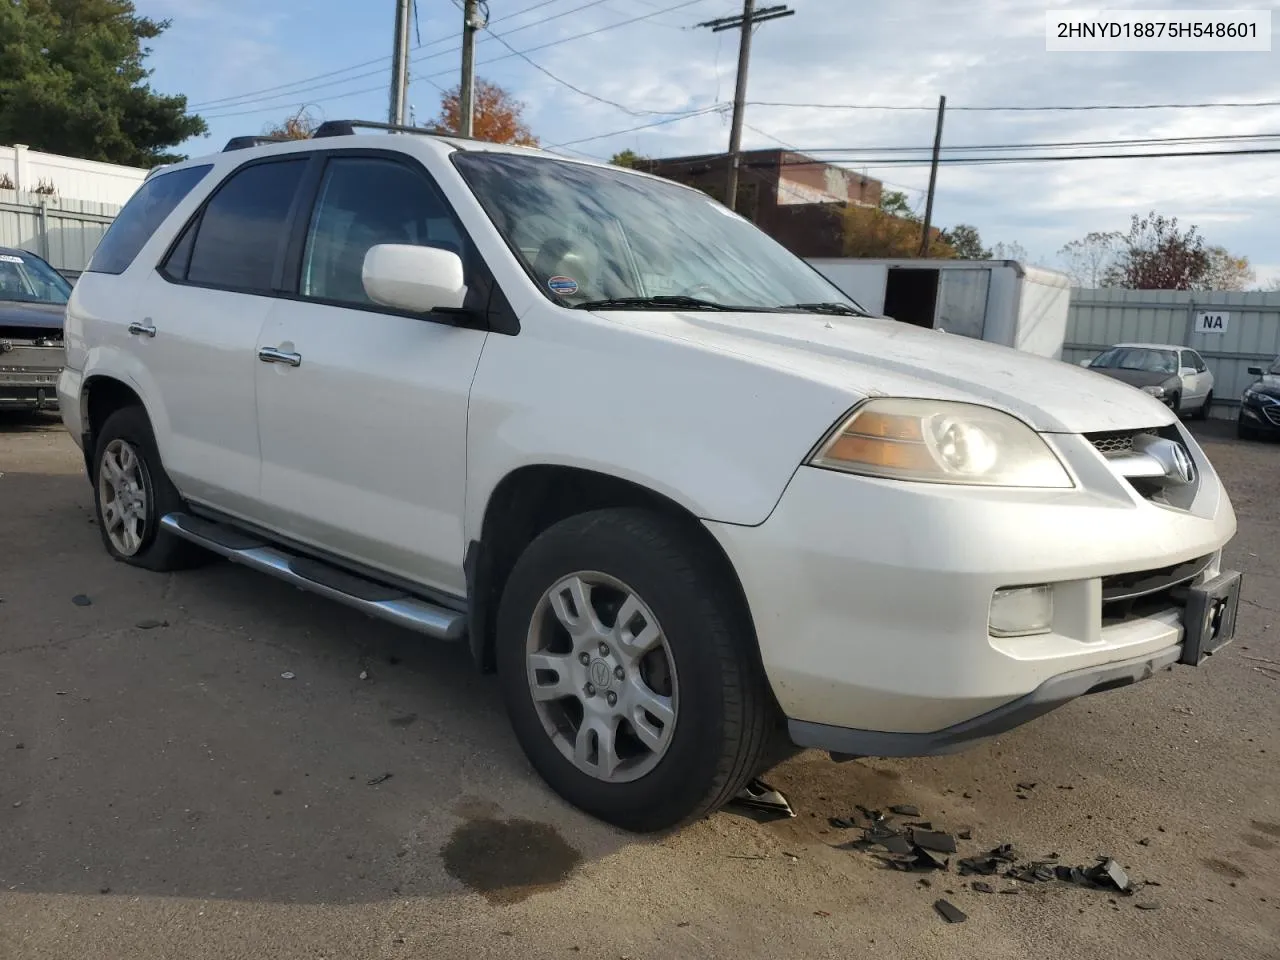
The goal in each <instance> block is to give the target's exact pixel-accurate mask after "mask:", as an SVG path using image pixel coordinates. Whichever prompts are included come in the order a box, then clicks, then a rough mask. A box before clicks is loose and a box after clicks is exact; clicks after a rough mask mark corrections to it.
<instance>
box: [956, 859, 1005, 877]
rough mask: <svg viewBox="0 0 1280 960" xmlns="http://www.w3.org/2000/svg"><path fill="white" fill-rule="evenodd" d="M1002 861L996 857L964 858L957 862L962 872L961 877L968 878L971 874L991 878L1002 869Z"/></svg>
mask: <svg viewBox="0 0 1280 960" xmlns="http://www.w3.org/2000/svg"><path fill="white" fill-rule="evenodd" d="M1001 862H1002V861H1000V860H997V859H996V858H995V857H964V858H963V859H961V860H958V861H957V862H956V866H957V867H958V868H959V870H960V876H962V877H964V876H968V875H969V874H971V873H976V874H979V875H980V876H984V877H990V876H994V875H995V873H996V872H997V871H998V870H999V869H1000V864H1001Z"/></svg>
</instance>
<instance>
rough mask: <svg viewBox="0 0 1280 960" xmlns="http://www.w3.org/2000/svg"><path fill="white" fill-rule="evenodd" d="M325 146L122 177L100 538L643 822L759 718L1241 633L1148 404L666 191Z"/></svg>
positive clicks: (674, 809)
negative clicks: (370, 643)
mask: <svg viewBox="0 0 1280 960" xmlns="http://www.w3.org/2000/svg"><path fill="white" fill-rule="evenodd" d="M363 126H369V127H376V125H373V124H368V125H363ZM353 130H354V127H352V126H351V125H345V126H344V125H341V124H339V125H338V126H337V129H336V130H335V129H334V127H332V126H330V127H327V128H325V129H323V130H322V131H321V133H322V134H323V135H321V136H317V137H316V138H314V139H311V140H307V141H302V142H292V143H279V144H268V145H265V146H250V147H248V148H245V149H229V150H227V151H224V152H223V153H221V154H218V155H216V156H213V157H209V158H205V159H199V160H190V161H185V162H183V163H179V164H175V165H173V166H170V167H166V168H163V169H161V170H159V171H156V172H154V173H153V175H152V176H150V177H149V178H148V179H147V181H146V183H145V184H144V185H143V186H142V188H141V189H140V190H139V191H138V193H137V195H136V196H135V197H134V198H133V199H132V200H131V201H130V202H129V204H128V205H127V206H126V207H125V209H124V210H123V211H122V212H121V213H120V216H119V218H118V219H117V220H116V221H115V223H114V225H113V226H112V227H111V229H110V231H109V232H108V234H107V236H106V237H105V239H104V240H103V242H102V244H101V246H100V247H99V249H98V250H97V252H96V253H95V255H94V257H93V262H92V264H91V265H90V267H89V269H88V271H87V272H86V273H84V275H83V276H82V277H81V278H80V281H79V283H78V284H77V285H76V287H75V291H74V294H73V296H72V298H71V302H70V307H69V313H68V318H67V323H66V342H67V348H66V349H67V357H66V369H65V371H64V372H63V374H62V376H61V380H60V384H59V399H60V401H61V407H62V411H63V417H64V419H65V422H66V426H67V429H68V430H69V431H70V432H71V435H72V436H73V437H75V439H76V440H77V442H78V443H79V444H80V445H81V447H82V448H83V450H84V453H85V464H86V466H87V468H88V472H89V476H90V478H91V481H92V484H93V488H94V492H95V496H96V500H97V508H98V517H99V524H100V528H101V531H102V537H103V542H104V544H105V546H106V548H107V550H108V551H109V552H110V553H111V555H112V556H114V557H116V558H118V559H120V560H123V561H125V562H126V563H132V564H136V565H138V566H142V567H147V568H149V569H153V570H169V569H173V568H175V567H178V566H180V565H184V564H188V563H190V562H193V561H196V560H199V559H200V558H202V557H207V556H209V555H211V554H220V555H222V556H225V557H229V558H231V559H232V560H235V561H237V562H240V563H243V564H246V565H248V566H250V567H254V568H257V569H259V570H262V571H264V572H266V573H269V574H272V575H274V576H277V577H279V578H281V579H283V580H285V581H287V582H289V583H292V584H294V585H296V586H299V587H303V588H305V589H308V590H314V591H316V592H317V593H319V594H322V595H324V596H327V597H331V598H333V599H336V600H339V601H341V602H344V603H347V604H349V605H351V606H353V607H355V608H357V609H359V610H362V611H364V612H366V613H368V614H370V615H372V616H376V617H382V618H385V619H387V620H391V621H393V622H395V623H399V624H402V625H404V626H407V627H409V628H411V629H414V630H418V631H420V632H422V633H424V634H426V635H428V636H432V637H436V638H439V639H443V640H459V641H464V642H466V643H468V644H469V645H470V649H471V651H472V653H473V654H474V656H475V659H476V662H477V663H478V665H479V666H480V667H481V668H482V669H485V670H493V669H496V671H497V673H498V676H499V682H500V684H501V687H502V691H503V695H504V697H505V700H506V704H507V707H508V710H509V712H510V716H511V721H512V724H513V727H514V729H515V732H516V735H517V736H518V737H519V739H520V742H521V744H522V745H523V746H524V749H525V751H526V752H527V754H528V756H529V759H530V761H531V762H532V764H533V766H534V767H535V768H536V769H537V771H538V772H539V773H540V774H541V775H542V776H543V777H544V778H545V779H546V780H547V781H548V782H549V783H550V784H551V785H552V786H553V787H554V788H555V789H556V790H557V791H559V792H560V793H561V794H562V795H563V796H565V797H566V798H568V799H569V800H570V801H571V802H573V803H574V804H577V805H578V806H579V807H581V808H583V809H585V810H587V811H589V812H591V813H592V814H595V815H597V816H599V817H601V818H603V819H605V820H608V821H611V822H613V823H615V824H618V825H621V826H623V827H626V828H630V829H633V830H653V829H659V828H664V827H668V826H671V825H674V824H678V823H681V822H684V821H687V820H689V819H690V818H693V817H697V816H699V815H702V814H704V813H706V812H708V811H710V810H713V809H715V808H716V807H717V806H719V805H720V804H722V803H724V802H725V801H727V800H728V799H730V798H732V797H733V796H734V795H735V794H736V793H737V792H739V791H740V790H742V789H743V788H744V785H745V784H747V783H749V781H750V780H751V778H752V777H754V776H756V775H758V774H759V773H760V772H761V771H762V769H763V768H764V765H766V764H767V763H768V762H769V760H770V759H772V758H776V756H777V754H776V753H775V752H774V751H773V749H772V747H773V745H774V744H775V742H776V741H777V740H778V739H779V738H783V739H785V740H786V741H787V744H788V746H790V745H791V744H794V745H797V746H800V747H818V748H822V749H825V750H827V751H830V752H831V753H832V754H833V755H837V756H851V755H853V756H858V755H862V756H866V755H882V756H904V755H914V754H928V753H936V752H941V751H948V750H953V749H956V748H958V747H960V746H962V745H963V744H965V743H967V742H971V741H974V740H977V739H981V738H985V737H990V736H992V735H995V734H999V733H1001V732H1003V731H1006V730H1008V729H1010V728H1012V727H1014V726H1016V725H1017V724H1020V723H1023V722H1025V721H1026V720H1028V719H1031V718H1033V717H1036V716H1038V715H1040V714H1043V713H1045V712H1046V711H1048V710H1050V709H1052V708H1053V707H1055V706H1057V705H1059V704H1061V703H1064V702H1066V701H1067V700H1070V699H1071V698H1074V697H1077V696H1079V695H1081V694H1085V693H1090V692H1093V691H1096V690H1101V689H1109V688H1112V687H1116V686H1121V685H1123V684H1126V683H1129V682H1132V681H1135V680H1140V679H1143V678H1145V677H1148V676H1150V675H1151V674H1152V673H1154V672H1155V671H1157V670H1158V669H1161V668H1164V667H1168V666H1170V665H1172V664H1173V663H1175V662H1177V661H1181V662H1184V663H1191V664H1196V663H1199V662H1200V660H1201V659H1203V657H1204V656H1206V655H1207V654H1208V653H1210V652H1212V651H1213V650H1214V649H1215V648H1217V647H1219V646H1221V645H1222V644H1224V643H1225V642H1227V641H1228V640H1230V639H1231V636H1232V632H1233V628H1234V620H1235V612H1236V607H1237V603H1238V598H1239V584H1240V578H1239V574H1237V573H1233V572H1229V571H1225V570H1222V569H1221V568H1220V557H1221V548H1222V546H1223V544H1225V543H1226V542H1227V541H1228V540H1229V539H1230V538H1231V536H1232V535H1233V534H1234V532H1235V526H1236V521H1235V515H1234V513H1233V511H1232V508H1231V504H1230V502H1229V501H1228V499H1227V495H1226V492H1225V491H1224V490H1223V488H1222V485H1221V483H1220V482H1219V480H1218V477H1217V476H1216V474H1215V473H1214V470H1213V468H1212V467H1211V466H1210V464H1209V462H1208V460H1207V459H1206V458H1205V456H1204V454H1203V452H1202V451H1201V449H1200V447H1199V446H1198V445H1197V443H1196V442H1195V440H1194V439H1193V438H1192V437H1191V436H1190V434H1189V433H1188V432H1187V431H1186V430H1185V429H1184V428H1183V427H1182V426H1181V425H1180V424H1179V422H1178V421H1177V419H1176V417H1175V416H1174V414H1173V413H1172V412H1171V411H1170V410H1169V409H1168V408H1166V407H1165V406H1164V405H1163V404H1161V403H1160V402H1158V401H1157V400H1155V399H1153V398H1151V397H1149V396H1144V395H1143V394H1141V393H1140V392H1138V391H1136V390H1133V389H1132V388H1130V387H1128V386H1126V385H1124V384H1122V383H1118V382H1116V381H1114V380H1110V379H1107V378H1105V377H1102V376H1099V375H1097V374H1093V373H1090V372H1088V371H1084V370H1081V369H1079V368H1078V367H1075V366H1073V365H1070V364H1066V363H1061V362H1058V361H1054V360H1045V359H1041V358H1037V357H1032V356H1026V355H1024V354H1021V353H1018V352H1015V351H1013V350H1010V349H1006V348H1004V347H996V346H992V345H990V344H985V343H981V342H977V341H972V340H968V339H964V338H960V337H955V336H947V335H945V334H942V333H937V332H934V331H931V330H923V329H919V328H916V327H912V326H908V325H906V324H901V323H897V322H894V321H892V320H887V319H883V318H876V317H872V316H868V315H866V314H865V313H864V312H863V311H862V310H861V309H860V308H859V307H858V306H857V305H856V304H855V303H853V302H852V301H850V300H849V299H848V298H846V297H845V296H844V295H842V294H841V293H840V291H838V290H837V289H835V288H834V287H833V286H831V284H830V283H828V282H827V281H826V280H824V279H823V278H822V277H821V276H820V275H819V274H817V273H816V272H815V271H814V270H812V269H811V268H809V267H808V266H807V265H806V264H804V263H803V262H801V261H800V260H798V259H797V258H796V257H794V256H792V255H791V254H790V253H788V252H787V251H786V250H784V249H783V248H782V247H780V246H779V245H778V244H776V243H774V242H773V241H772V240H771V239H769V238H768V237H767V236H765V235H764V234H763V233H761V232H760V231H759V230H757V229H756V228H755V227H754V226H752V225H751V224H750V223H748V222H747V221H745V220H743V219H742V218H740V217H738V216H736V215H735V214H733V213H731V212H730V211H728V210H727V209H725V207H723V206H721V205H720V204H718V203H716V202H715V201H713V200H711V199H710V198H708V197H707V196H705V195H703V194H701V193H699V192H697V191H695V190H692V189H688V188H686V187H682V186H679V185H676V184H673V183H670V182H668V181H665V180H662V179H659V178H656V177H651V176H646V175H644V174H640V173H636V172H633V171H628V170H623V169H619V168H616V167H611V166H606V165H601V164H594V163H587V162H582V161H577V160H568V159H565V158H563V157H559V156H555V155H553V154H550V153H546V152H540V151H537V150H530V149H523V148H516V147H507V146H498V145H493V144H487V143H479V142H474V141H466V140H461V139H457V138H448V137H441V136H430V135H424V134H422V133H420V132H417V133H406V132H404V131H401V132H399V133H377V134H357V133H354V132H353ZM229 146H230V145H229Z"/></svg>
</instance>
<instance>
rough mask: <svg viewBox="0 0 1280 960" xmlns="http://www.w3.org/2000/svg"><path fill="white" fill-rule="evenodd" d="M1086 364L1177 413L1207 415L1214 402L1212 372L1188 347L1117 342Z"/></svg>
mask: <svg viewBox="0 0 1280 960" xmlns="http://www.w3.org/2000/svg"><path fill="white" fill-rule="evenodd" d="M1084 366H1087V367H1088V368H1089V369H1090V370H1093V371H1095V372H1096V373H1101V374H1103V375H1104V376H1108V377H1111V378H1112V379H1114V380H1120V381H1123V382H1124V383H1127V384H1130V385H1131V386H1134V387H1137V388H1138V389H1140V390H1143V391H1145V392H1146V393H1149V394H1151V395H1152V396H1153V397H1155V398H1156V399H1157V400H1160V401H1161V402H1163V403H1164V405H1165V406H1167V407H1169V409H1171V410H1172V411H1173V412H1174V413H1179V414H1187V415H1189V416H1194V417H1207V416H1208V415H1209V409H1210V408H1211V407H1212V406H1213V374H1212V373H1211V372H1210V371H1209V368H1208V367H1207V366H1206V365H1205V362H1204V360H1203V359H1202V358H1201V356H1200V354H1198V353H1196V351H1194V350H1190V349H1188V348H1187V347H1181V346H1178V345H1177V344H1164V343H1118V344H1116V345H1115V346H1114V347H1111V348H1110V349H1108V350H1104V351H1103V352H1102V353H1100V354H1098V355H1097V356H1096V357H1094V358H1093V359H1092V360H1091V361H1089V362H1088V363H1087V364H1084Z"/></svg>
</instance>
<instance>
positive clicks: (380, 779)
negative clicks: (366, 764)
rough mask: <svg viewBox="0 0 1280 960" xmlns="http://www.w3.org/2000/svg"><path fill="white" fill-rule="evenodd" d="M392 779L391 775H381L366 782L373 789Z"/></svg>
mask: <svg viewBox="0 0 1280 960" xmlns="http://www.w3.org/2000/svg"><path fill="white" fill-rule="evenodd" d="M390 779H391V774H389V773H384V774H381V775H380V776H377V777H373V778H372V779H369V780H366V781H365V782H366V783H367V784H368V785H369V786H371V787H376V786H377V785H378V784H380V783H385V782H386V781H388V780H390Z"/></svg>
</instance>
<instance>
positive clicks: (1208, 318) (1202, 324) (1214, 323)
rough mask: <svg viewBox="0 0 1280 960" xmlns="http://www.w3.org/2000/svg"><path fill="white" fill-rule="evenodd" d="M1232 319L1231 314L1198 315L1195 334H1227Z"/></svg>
mask: <svg viewBox="0 0 1280 960" xmlns="http://www.w3.org/2000/svg"><path fill="white" fill-rule="evenodd" d="M1230 319H1231V314H1229V313H1217V312H1214V313H1197V314H1196V325H1195V328H1194V331H1193V332H1195V333H1226V332H1227V321H1228V320H1230Z"/></svg>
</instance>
